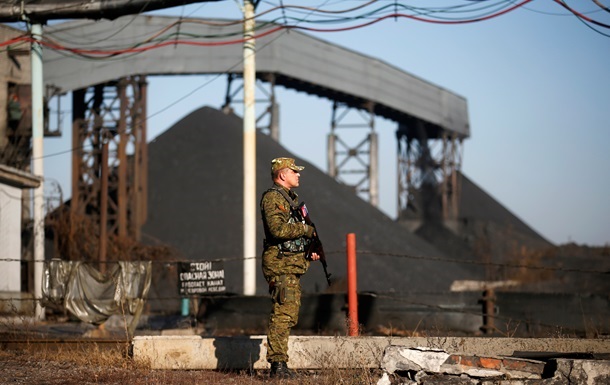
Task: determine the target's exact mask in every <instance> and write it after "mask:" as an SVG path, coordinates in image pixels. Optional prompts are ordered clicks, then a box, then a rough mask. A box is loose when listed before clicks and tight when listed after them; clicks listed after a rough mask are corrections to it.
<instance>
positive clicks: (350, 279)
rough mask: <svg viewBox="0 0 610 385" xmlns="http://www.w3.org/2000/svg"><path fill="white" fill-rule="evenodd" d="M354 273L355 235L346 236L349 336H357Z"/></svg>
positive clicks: (356, 302) (355, 275)
mask: <svg viewBox="0 0 610 385" xmlns="http://www.w3.org/2000/svg"><path fill="white" fill-rule="evenodd" d="M357 276H358V275H357V272H356V234H354V233H349V234H347V315H348V318H349V335H350V336H357V335H358V325H359V324H358V290H357V288H358V285H357V281H356V278H357Z"/></svg>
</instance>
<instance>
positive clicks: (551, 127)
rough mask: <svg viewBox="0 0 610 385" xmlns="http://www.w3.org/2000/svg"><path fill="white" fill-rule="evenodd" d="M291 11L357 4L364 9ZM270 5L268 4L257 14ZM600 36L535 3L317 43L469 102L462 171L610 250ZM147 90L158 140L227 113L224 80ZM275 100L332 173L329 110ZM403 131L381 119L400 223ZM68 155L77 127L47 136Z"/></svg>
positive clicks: (52, 167) (288, 142)
mask: <svg viewBox="0 0 610 385" xmlns="http://www.w3.org/2000/svg"><path fill="white" fill-rule="evenodd" d="M238 3H241V1H240V2H234V1H221V2H218V3H202V4H193V5H191V6H186V7H179V8H174V9H171V10H164V11H159V12H156V14H166V15H174V16H184V17H223V18H240V17H241V11H240V10H239V8H238ZM273 3H278V2H277V1H273ZM289 3H290V1H289V0H285V1H284V4H289ZM292 3H298V4H307V5H309V6H316V5H325V6H328V7H330V6H334V7H338V6H339V5H340V7H341V8H348V7H349V4H352V5H353V4H361V3H362V2H354V1H342V2H337V1H326V2H324V1H315V2H314V1H308V2H303V1H297V0H295V1H293V2H292ZM409 3H414V2H413V1H410V2H409ZM432 3H434V4H440V3H444V4H446V3H452V4H457V3H464V2H460V1H458V0H454V1H444V2H443V1H436V2H432ZM498 3H500V1H498ZM568 3H574V4H576V3H577V2H573V1H572V2H568ZM578 3H579V4H585V5H582V6H581V7H579V10H580V11H588V12H589V11H590V13H587V15H589V16H591V17H594V18H595V19H596V20H600V21H603V22H604V23H606V24H610V12H608V11H606V10H602V9H601V8H600V7H599V6H597V5H595V4H594V3H593V1H588V0H579V1H578ZM602 3H604V5H605V6H606V7H610V2H608V1H603V2H602ZM338 4H339V5H338ZM384 4H386V3H384ZM427 4H430V2H427ZM268 8H269V5H268V4H266V3H264V2H261V4H260V6H259V9H258V10H257V11H258V12H261V11H263V10H265V9H268ZM597 29H598V30H599V31H601V32H603V33H605V34H606V35H608V36H604V35H603V34H601V33H598V32H596V31H594V30H592V29H591V28H589V27H588V26H587V25H585V24H584V23H583V22H582V21H580V20H579V19H578V18H576V17H575V16H573V15H571V14H569V13H568V12H567V11H566V10H565V9H563V8H562V7H561V6H560V5H559V4H557V3H555V2H553V1H551V0H534V1H532V2H530V3H528V4H527V5H525V6H524V7H521V8H519V9H517V10H515V11H512V12H509V13H507V14H505V15H502V16H500V17H497V18H494V19H491V20H486V21H482V22H477V23H472V24H461V25H439V24H430V23H425V22H421V21H415V20H409V19H397V20H394V19H387V20H384V21H382V22H380V23H377V24H375V25H373V26H369V27H366V28H361V29H356V30H352V31H346V32H334V33H317V34H314V36H316V37H318V38H321V39H324V40H328V41H330V42H333V43H336V44H339V45H341V46H344V47H346V48H349V49H352V50H355V51H358V52H362V53H364V54H366V55H369V56H373V57H376V58H379V59H380V60H383V61H385V62H387V63H389V64H391V65H393V66H396V67H399V68H401V69H403V70H405V71H407V72H409V73H411V74H413V75H415V76H418V77H420V78H423V79H425V80H426V81H429V82H431V83H434V84H436V85H439V86H441V87H443V88H446V89H449V90H451V91H452V92H454V93H457V94H459V95H461V96H463V97H465V98H466V99H467V101H468V109H469V115H470V126H471V137H470V138H469V139H467V140H466V141H465V144H464V159H463V166H462V170H463V172H464V173H465V174H466V175H467V176H469V177H470V178H471V179H472V180H473V181H474V182H475V183H476V184H478V185H479V186H480V187H482V188H483V189H484V190H485V191H487V192H488V193H490V194H491V195H492V196H494V197H495V198H496V199H497V200H498V201H499V202H501V203H502V204H504V205H505V206H506V207H507V208H508V209H509V210H510V211H512V212H513V213H514V214H515V215H517V216H518V217H520V218H521V219H522V220H524V221H525V222H526V223H528V224H529V225H530V226H532V227H533V228H534V229H535V230H536V231H538V232H539V233H540V234H541V235H542V236H544V237H546V238H547V239H549V240H550V241H551V242H554V243H557V244H561V243H566V242H570V241H572V242H576V243H579V244H589V245H604V244H610V203H609V202H608V200H609V198H610V151H609V150H608V146H609V145H610V111H609V110H610V29H604V28H601V27H597ZM279 38H281V36H280V37H279ZM194 49H196V48H194ZM202 60H203V59H202ZM149 84H150V86H149V109H148V110H149V114H151V115H152V114H155V115H154V116H152V117H151V118H150V120H149V122H148V127H149V132H150V134H149V139H152V138H154V137H155V136H156V135H158V134H160V133H162V132H163V131H164V130H166V129H167V128H168V127H170V126H171V125H172V124H173V123H175V122H176V121H177V120H179V119H180V118H182V117H183V116H184V115H186V114H188V113H189V112H191V111H192V110H194V109H196V108H198V107H201V106H203V105H210V106H213V107H220V105H221V104H222V102H223V101H224V93H225V88H226V77H224V76H222V77H216V76H185V77H149ZM277 92H278V98H279V103H280V108H281V114H280V125H281V142H282V144H284V145H285V146H286V147H287V148H288V149H290V151H293V152H294V153H296V154H297V155H298V156H301V157H303V158H305V159H307V160H308V161H310V162H312V163H314V164H315V165H317V166H318V167H319V168H320V169H322V170H326V135H327V134H328V133H329V130H330V119H331V107H332V104H331V102H330V101H328V100H325V99H320V98H317V97H314V96H308V95H306V94H303V93H296V92H294V91H290V90H285V89H283V88H281V87H278V88H277ZM187 95H188V96H187ZM177 100H180V102H178V103H176V104H175V105H173V106H171V107H169V108H167V107H168V106H169V105H171V104H173V103H174V102H176V101H177ZM165 108H167V109H165ZM240 108H241V107H240ZM162 109H165V110H163V111H162V112H159V111H161V110H162ZM236 112H237V113H239V114H240V115H241V110H240V109H237V110H236ZM395 129H396V124H395V123H394V122H391V121H387V120H384V119H382V118H377V120H376V130H377V132H378V133H379V135H380V146H381V148H380V166H381V175H380V206H381V207H380V208H381V209H382V210H383V211H384V212H386V213H387V214H388V215H389V216H391V217H395V215H396V210H397V208H396V206H397V204H396V201H397V198H396V140H395ZM69 148H70V132H69V130H65V132H64V135H63V137H62V138H61V139H46V140H45V154H57V153H58V152H62V151H65V150H69ZM69 168H70V156H69V154H64V155H54V156H50V157H47V158H45V174H47V177H48V178H50V180H57V181H58V182H59V183H60V184H61V185H62V188H63V189H64V194H66V195H69V184H70V181H69V175H68V172H69ZM305 178H306V176H305V175H304V176H303V179H304V180H305ZM46 189H47V190H49V189H50V187H49V186H47V188H46ZM309 199H315V197H309Z"/></svg>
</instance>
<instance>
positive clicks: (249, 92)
mask: <svg viewBox="0 0 610 385" xmlns="http://www.w3.org/2000/svg"><path fill="white" fill-rule="evenodd" d="M243 13H244V52H243V55H244V74H243V76H244V167H243V169H244V295H254V294H256V259H255V258H254V257H255V255H256V111H255V90H256V61H255V58H256V55H255V54H256V47H255V41H254V27H255V24H256V22H255V20H254V3H253V0H244V9H243Z"/></svg>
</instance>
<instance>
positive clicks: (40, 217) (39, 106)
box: [30, 24, 44, 320]
mask: <svg viewBox="0 0 610 385" xmlns="http://www.w3.org/2000/svg"><path fill="white" fill-rule="evenodd" d="M41 36H42V25H41V24H33V25H32V37H33V39H34V41H33V42H32V48H31V50H32V52H31V55H30V56H31V59H30V60H31V63H32V173H33V174H34V175H36V176H42V177H44V170H43V167H44V163H43V159H42V157H43V125H44V120H43V85H42V84H43V76H42V46H41V45H40V43H39V41H40V38H41ZM43 193H44V180H43V181H41V182H40V186H38V187H37V188H36V189H35V190H34V298H35V301H36V310H35V316H36V319H39V320H42V319H44V308H43V307H42V306H41V302H40V301H41V300H42V268H43V265H42V263H43V261H44V210H43V208H44V207H43V205H44V199H43Z"/></svg>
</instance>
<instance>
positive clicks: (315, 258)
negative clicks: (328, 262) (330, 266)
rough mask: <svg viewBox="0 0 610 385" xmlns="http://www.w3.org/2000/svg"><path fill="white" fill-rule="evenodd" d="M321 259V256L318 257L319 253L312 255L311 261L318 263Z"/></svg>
mask: <svg viewBox="0 0 610 385" xmlns="http://www.w3.org/2000/svg"><path fill="white" fill-rule="evenodd" d="M319 259H320V256H319V255H318V253H311V260H312V261H317V260H319Z"/></svg>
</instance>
